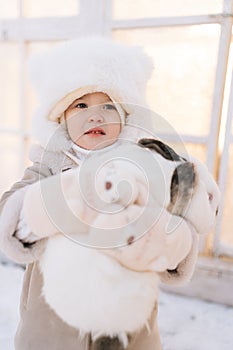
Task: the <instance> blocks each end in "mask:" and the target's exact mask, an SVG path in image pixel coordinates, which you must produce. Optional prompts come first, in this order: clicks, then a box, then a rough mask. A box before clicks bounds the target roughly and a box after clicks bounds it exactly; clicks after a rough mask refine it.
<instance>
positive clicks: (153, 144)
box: [138, 138, 185, 161]
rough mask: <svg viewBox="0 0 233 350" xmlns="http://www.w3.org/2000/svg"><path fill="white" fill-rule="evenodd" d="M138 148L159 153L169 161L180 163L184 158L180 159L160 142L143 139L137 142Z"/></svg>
mask: <svg viewBox="0 0 233 350" xmlns="http://www.w3.org/2000/svg"><path fill="white" fill-rule="evenodd" d="M138 144H139V146H141V147H145V148H149V149H150V150H152V151H155V152H157V153H159V154H160V155H161V156H162V157H164V158H165V159H167V160H171V161H182V160H185V159H184V158H182V157H180V156H179V155H178V154H177V153H176V152H175V151H174V150H173V149H172V148H171V147H170V146H168V145H166V144H165V143H163V142H162V141H159V140H155V139H149V138H144V139H140V140H139V141H138Z"/></svg>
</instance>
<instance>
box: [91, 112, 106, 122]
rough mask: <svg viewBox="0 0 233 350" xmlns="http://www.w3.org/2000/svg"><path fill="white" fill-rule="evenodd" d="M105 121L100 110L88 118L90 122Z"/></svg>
mask: <svg viewBox="0 0 233 350" xmlns="http://www.w3.org/2000/svg"><path fill="white" fill-rule="evenodd" d="M103 121H104V118H103V116H102V115H101V114H100V113H98V112H95V113H92V114H91V115H90V116H89V118H88V122H89V123H93V122H95V123H103Z"/></svg>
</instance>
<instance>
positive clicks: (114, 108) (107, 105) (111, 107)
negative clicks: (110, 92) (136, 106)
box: [103, 103, 116, 111]
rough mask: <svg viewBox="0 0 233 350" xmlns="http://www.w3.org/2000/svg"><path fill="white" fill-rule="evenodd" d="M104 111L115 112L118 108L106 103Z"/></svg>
mask: <svg viewBox="0 0 233 350" xmlns="http://www.w3.org/2000/svg"><path fill="white" fill-rule="evenodd" d="M103 109H106V110H115V111H116V107H115V106H114V105H112V104H110V103H106V104H104V105H103Z"/></svg>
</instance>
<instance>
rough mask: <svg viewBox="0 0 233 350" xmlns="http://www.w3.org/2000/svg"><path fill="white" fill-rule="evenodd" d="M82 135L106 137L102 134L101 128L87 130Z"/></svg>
mask: <svg viewBox="0 0 233 350" xmlns="http://www.w3.org/2000/svg"><path fill="white" fill-rule="evenodd" d="M84 135H94V136H96V135H106V134H105V132H104V129H102V128H93V129H89V130H87V131H86V132H85V133H84Z"/></svg>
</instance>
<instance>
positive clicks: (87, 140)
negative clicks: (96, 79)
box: [65, 92, 121, 150]
mask: <svg viewBox="0 0 233 350" xmlns="http://www.w3.org/2000/svg"><path fill="white" fill-rule="evenodd" d="M65 119H66V123H67V128H68V132H69V135H70V137H71V139H72V141H73V142H74V143H76V144H77V145H78V146H80V147H82V148H85V149H90V150H93V149H100V148H104V147H106V146H109V145H111V144H112V143H114V142H115V141H116V140H117V138H118V136H119V134H120V131H121V119H120V115H119V113H118V111H117V109H116V107H115V106H114V103H113V102H112V101H111V100H110V98H109V97H108V95H106V94H104V93H102V92H95V93H90V94H87V95H84V96H82V97H81V98H78V99H77V100H75V101H74V102H73V103H72V104H71V105H70V106H69V107H68V108H67V110H66V111H65Z"/></svg>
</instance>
